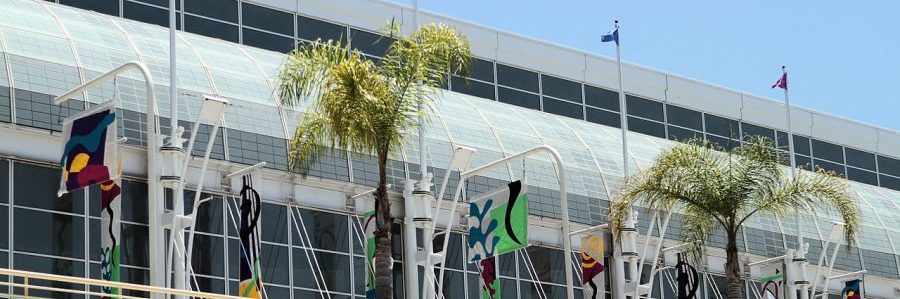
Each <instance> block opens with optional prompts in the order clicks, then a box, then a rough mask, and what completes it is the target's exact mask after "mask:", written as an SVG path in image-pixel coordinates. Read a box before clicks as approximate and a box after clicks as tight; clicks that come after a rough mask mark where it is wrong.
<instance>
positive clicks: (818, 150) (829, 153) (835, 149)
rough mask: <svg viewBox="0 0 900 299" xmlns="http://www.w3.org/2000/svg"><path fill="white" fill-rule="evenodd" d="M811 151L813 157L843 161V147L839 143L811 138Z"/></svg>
mask: <svg viewBox="0 0 900 299" xmlns="http://www.w3.org/2000/svg"><path fill="white" fill-rule="evenodd" d="M812 151H813V157H816V158H819V159H825V160H829V161H832V162H838V163H844V148H843V147H842V146H840V145H837V144H833V143H828V142H824V141H820V140H816V139H813V140H812Z"/></svg>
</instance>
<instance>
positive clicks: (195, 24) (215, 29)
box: [184, 1, 238, 43]
mask: <svg viewBox="0 0 900 299" xmlns="http://www.w3.org/2000/svg"><path fill="white" fill-rule="evenodd" d="M188 3H194V2H193V1H189V2H188ZM184 29H185V31H187V32H191V33H197V34H200V35H205V36H209V37H214V38H218V39H223V40H226V41H230V42H233V43H236V42H238V27H237V26H236V25H230V24H228V23H223V22H219V21H213V20H209V19H204V18H200V17H195V16H191V15H186V16H185V17H184Z"/></svg>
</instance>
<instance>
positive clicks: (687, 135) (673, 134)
mask: <svg viewBox="0 0 900 299" xmlns="http://www.w3.org/2000/svg"><path fill="white" fill-rule="evenodd" d="M694 138H703V133H700V132H699V131H693V130H688V129H682V128H679V127H675V126H669V139H671V140H676V141H687V140H690V139H694Z"/></svg>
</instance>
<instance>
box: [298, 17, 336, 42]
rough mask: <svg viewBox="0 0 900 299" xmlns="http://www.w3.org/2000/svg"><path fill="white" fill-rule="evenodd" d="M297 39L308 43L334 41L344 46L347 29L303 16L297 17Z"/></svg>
mask: <svg viewBox="0 0 900 299" xmlns="http://www.w3.org/2000/svg"><path fill="white" fill-rule="evenodd" d="M297 37H299V38H302V39H305V40H309V41H315V40H317V39H322V41H327V40H334V41H340V42H341V44H346V42H347V27H344V26H342V25H338V24H334V23H330V22H325V21H320V20H317V19H313V18H307V17H304V16H297Z"/></svg>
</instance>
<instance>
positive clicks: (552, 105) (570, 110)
mask: <svg viewBox="0 0 900 299" xmlns="http://www.w3.org/2000/svg"><path fill="white" fill-rule="evenodd" d="M583 107H584V106H582V105H580V104H575V103H572V102H567V101H560V100H556V99H553V98H548V97H544V112H549V113H553V114H556V115H562V116H568V117H571V118H576V119H583V118H584V115H583V114H584V112H583V111H582V108H583Z"/></svg>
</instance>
